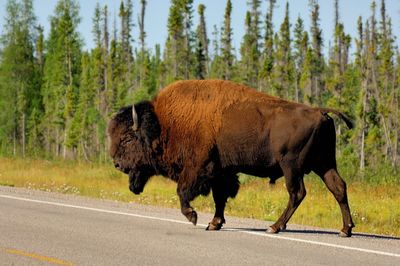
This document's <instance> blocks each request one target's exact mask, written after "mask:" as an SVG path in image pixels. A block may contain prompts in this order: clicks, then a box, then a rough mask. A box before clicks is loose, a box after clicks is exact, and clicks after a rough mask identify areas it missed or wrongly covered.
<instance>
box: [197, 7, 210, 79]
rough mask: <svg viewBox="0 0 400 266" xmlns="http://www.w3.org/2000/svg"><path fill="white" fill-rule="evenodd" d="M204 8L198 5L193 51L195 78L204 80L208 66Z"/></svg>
mask: <svg viewBox="0 0 400 266" xmlns="http://www.w3.org/2000/svg"><path fill="white" fill-rule="evenodd" d="M204 10H205V6H204V5H202V4H200V5H199V7H198V13H199V18H200V22H199V25H198V26H197V30H196V50H195V58H196V59H195V77H196V78H197V79H204V78H205V77H206V76H207V68H208V67H207V65H208V39H207V31H206V24H205V18H204Z"/></svg>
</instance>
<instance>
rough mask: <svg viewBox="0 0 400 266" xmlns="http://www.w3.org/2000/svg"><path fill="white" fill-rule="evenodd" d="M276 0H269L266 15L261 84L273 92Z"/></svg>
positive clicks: (264, 88)
mask: <svg viewBox="0 0 400 266" xmlns="http://www.w3.org/2000/svg"><path fill="white" fill-rule="evenodd" d="M275 4H276V0H268V10H267V13H266V17H265V34H264V47H263V51H262V57H261V68H260V86H261V88H262V90H265V91H267V92H272V69H273V67H274V25H273V23H272V18H273V14H274V8H275Z"/></svg>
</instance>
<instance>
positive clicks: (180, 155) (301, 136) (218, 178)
mask: <svg viewBox="0 0 400 266" xmlns="http://www.w3.org/2000/svg"><path fill="white" fill-rule="evenodd" d="M328 113H333V114H335V115H337V116H339V117H340V118H341V119H342V120H343V121H344V122H345V123H346V124H347V126H348V127H349V128H351V127H352V123H351V121H350V120H349V119H348V118H347V117H346V116H345V115H344V114H342V113H341V112H338V111H336V110H333V109H328V108H314V107H309V106H307V105H304V104H299V103H294V102H290V101H286V100H283V99H280V98H277V97H273V96H269V95H267V94H264V93H260V92H257V91H256V90H254V89H251V88H249V87H246V86H244V85H240V84H236V83H233V82H230V81H222V80H201V81H200V80H189V81H178V82H175V83H173V84H171V85H169V86H167V87H166V88H164V89H162V90H161V91H160V92H159V94H158V95H157V96H156V97H155V98H154V99H153V100H152V101H142V102H140V103H138V104H135V105H133V106H128V107H124V108H121V109H120V111H119V112H118V113H117V114H116V115H115V116H114V117H113V118H112V119H111V120H110V122H109V124H108V129H107V131H108V137H109V144H110V147H109V152H110V155H111V157H112V159H113V162H114V165H115V167H116V168H117V169H119V170H120V171H122V172H124V173H126V174H128V175H129V189H130V190H131V191H132V192H133V193H135V194H140V193H141V192H142V191H143V189H144V186H145V185H146V182H147V181H148V180H149V178H150V177H151V176H153V175H162V176H166V177H168V178H170V179H172V180H174V181H175V182H177V194H178V195H179V199H180V205H181V212H182V214H183V215H184V216H186V218H187V219H188V220H189V221H191V222H192V223H193V224H194V225H196V222H197V213H196V211H195V210H194V209H193V208H192V207H191V205H190V202H191V201H192V200H193V199H194V198H196V197H197V196H198V195H208V194H209V193H210V191H212V195H213V199H214V202H215V215H214V218H213V219H212V220H211V222H210V223H209V225H208V227H207V229H208V230H219V229H221V227H222V225H223V224H224V223H225V218H224V209H225V204H226V202H227V199H228V198H229V197H231V198H234V197H235V196H236V194H237V192H238V190H239V180H238V175H237V174H238V173H247V174H250V175H254V176H259V177H269V178H270V179H271V182H274V181H275V180H276V179H277V178H279V177H281V176H284V177H285V182H286V188H287V191H288V193H289V202H288V205H287V208H286V209H285V210H284V211H283V213H282V215H281V216H280V217H279V219H278V220H277V221H276V222H275V223H274V224H273V225H271V226H270V227H268V229H267V232H268V233H278V232H279V231H280V230H283V229H284V228H286V223H287V222H288V221H289V219H290V217H291V216H292V215H293V213H294V212H295V210H296V209H297V207H298V206H299V205H300V203H301V201H302V200H303V198H304V197H305V196H306V189H305V187H304V183H303V177H304V175H305V174H308V173H310V172H311V171H313V172H315V173H316V174H317V175H318V176H320V177H321V179H322V181H323V182H324V183H325V184H326V186H327V187H328V189H329V190H330V191H331V192H332V194H333V195H334V197H335V199H336V200H337V202H338V203H339V206H340V209H341V212H342V218H343V228H342V229H341V231H340V233H339V235H340V236H342V237H350V236H351V234H352V228H353V227H354V223H353V221H352V217H351V214H350V208H349V204H348V200H347V192H346V183H345V182H344V181H343V179H342V178H341V177H340V175H339V173H338V171H337V167H336V156H335V149H336V135H335V126H334V121H333V119H332V118H331V117H330V116H329V115H328Z"/></svg>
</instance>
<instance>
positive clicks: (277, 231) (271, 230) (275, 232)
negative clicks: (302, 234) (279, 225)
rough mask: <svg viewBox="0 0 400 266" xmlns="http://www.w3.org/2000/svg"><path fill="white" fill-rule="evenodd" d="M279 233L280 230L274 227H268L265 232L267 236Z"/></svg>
mask: <svg viewBox="0 0 400 266" xmlns="http://www.w3.org/2000/svg"><path fill="white" fill-rule="evenodd" d="M279 231H280V229H276V228H275V227H273V226H270V227H268V229H267V231H266V232H267V234H277V233H279Z"/></svg>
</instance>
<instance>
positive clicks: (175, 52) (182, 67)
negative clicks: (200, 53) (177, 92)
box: [164, 0, 187, 83]
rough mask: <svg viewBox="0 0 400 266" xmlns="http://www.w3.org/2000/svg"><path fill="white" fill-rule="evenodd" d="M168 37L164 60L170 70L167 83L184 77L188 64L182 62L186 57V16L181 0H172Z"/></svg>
mask: <svg viewBox="0 0 400 266" xmlns="http://www.w3.org/2000/svg"><path fill="white" fill-rule="evenodd" d="M167 26H168V38H167V42H166V45H165V54H164V61H165V63H166V67H167V70H168V71H169V73H168V77H167V83H170V82H172V81H174V80H179V79H184V78H185V74H186V73H187V71H186V66H187V65H186V64H182V62H184V60H185V58H186V54H187V52H186V48H187V46H186V45H185V33H184V29H185V26H184V17H183V14H182V5H181V1H180V0H172V2H171V7H170V9H169V16H168V25H167Z"/></svg>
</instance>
